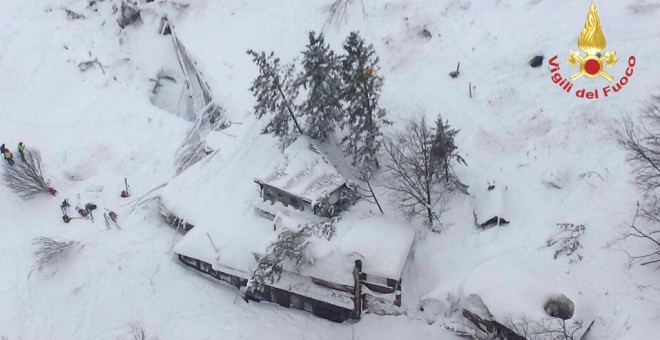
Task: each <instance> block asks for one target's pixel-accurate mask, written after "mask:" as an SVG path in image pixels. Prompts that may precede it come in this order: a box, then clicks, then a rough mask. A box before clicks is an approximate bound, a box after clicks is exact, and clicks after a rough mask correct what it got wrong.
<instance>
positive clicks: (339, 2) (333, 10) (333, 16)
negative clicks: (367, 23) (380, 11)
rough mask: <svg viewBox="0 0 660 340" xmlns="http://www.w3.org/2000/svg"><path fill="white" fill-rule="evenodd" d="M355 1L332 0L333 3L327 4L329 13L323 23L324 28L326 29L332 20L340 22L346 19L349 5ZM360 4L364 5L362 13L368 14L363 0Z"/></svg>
mask: <svg viewBox="0 0 660 340" xmlns="http://www.w3.org/2000/svg"><path fill="white" fill-rule="evenodd" d="M353 2H354V0H332V3H331V4H330V5H328V6H327V9H328V13H329V15H328V18H327V19H326V20H325V23H324V24H323V28H324V29H325V27H326V26H328V24H330V23H332V22H334V23H336V24H339V22H340V21H342V20H343V21H346V19H347V18H348V6H350V5H351V4H352V3H353ZM360 4H361V5H362V15H363V16H366V15H367V12H366V11H365V10H364V2H363V0H360Z"/></svg>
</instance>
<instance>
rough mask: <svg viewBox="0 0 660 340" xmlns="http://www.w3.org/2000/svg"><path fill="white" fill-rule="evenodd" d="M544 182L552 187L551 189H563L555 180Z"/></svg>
mask: <svg viewBox="0 0 660 340" xmlns="http://www.w3.org/2000/svg"><path fill="white" fill-rule="evenodd" d="M542 183H543V184H545V186H546V187H548V188H550V189H561V187H560V186H559V185H557V184H555V182H550V181H542Z"/></svg>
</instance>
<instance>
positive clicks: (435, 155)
mask: <svg viewBox="0 0 660 340" xmlns="http://www.w3.org/2000/svg"><path fill="white" fill-rule="evenodd" d="M459 131H460V130H456V129H452V128H451V126H450V125H449V121H447V120H445V121H443V120H442V116H441V115H438V118H437V119H436V121H435V130H434V134H433V140H432V142H431V158H432V160H433V162H435V163H436V164H437V167H438V168H439V169H440V171H439V173H438V174H439V175H441V176H442V179H444V181H445V184H446V185H447V186H448V188H449V189H450V190H453V189H456V188H457V187H458V188H459V189H466V188H467V187H466V186H465V185H464V184H462V183H461V182H460V181H459V180H458V178H457V177H456V174H455V173H454V169H453V167H452V164H451V163H452V161H456V162H458V163H459V164H463V165H467V163H466V162H465V159H463V157H461V155H459V154H458V147H457V146H456V144H455V143H454V139H455V138H456V135H457V134H458V132H459Z"/></svg>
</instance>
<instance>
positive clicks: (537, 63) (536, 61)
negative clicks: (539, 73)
mask: <svg viewBox="0 0 660 340" xmlns="http://www.w3.org/2000/svg"><path fill="white" fill-rule="evenodd" d="M541 65H543V56H542V55H537V56H535V57H534V58H532V60H530V61H529V66H531V67H541Z"/></svg>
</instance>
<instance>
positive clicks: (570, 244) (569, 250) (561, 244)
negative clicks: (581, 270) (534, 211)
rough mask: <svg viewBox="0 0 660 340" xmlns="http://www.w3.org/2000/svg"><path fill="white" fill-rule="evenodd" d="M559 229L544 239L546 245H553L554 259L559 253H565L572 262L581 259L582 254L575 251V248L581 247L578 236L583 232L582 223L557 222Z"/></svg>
mask: <svg viewBox="0 0 660 340" xmlns="http://www.w3.org/2000/svg"><path fill="white" fill-rule="evenodd" d="M557 226H559V229H561V230H560V231H558V232H556V233H555V234H553V235H552V236H550V237H548V239H547V240H546V245H547V246H548V247H551V246H555V245H556V247H555V248H556V250H555V255H554V258H555V260H556V259H557V257H559V255H561V254H565V255H566V256H567V257H568V258H569V259H570V260H569V263H571V264H573V263H576V262H579V261H582V255H580V254H578V253H577V249H578V248H581V247H582V245H580V241H579V240H578V238H579V237H580V236H582V234H583V233H584V230H585V227H584V225H583V224H578V225H575V224H573V223H557Z"/></svg>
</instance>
